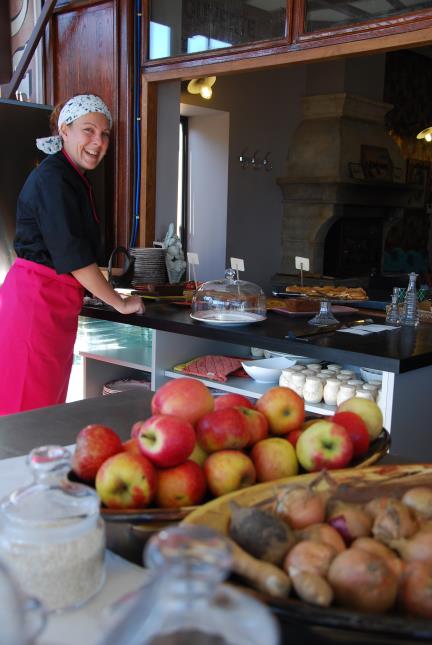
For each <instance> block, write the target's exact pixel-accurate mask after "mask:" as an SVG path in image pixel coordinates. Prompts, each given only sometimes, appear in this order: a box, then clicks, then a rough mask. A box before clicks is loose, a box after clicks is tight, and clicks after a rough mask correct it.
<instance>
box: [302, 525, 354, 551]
mask: <svg viewBox="0 0 432 645" xmlns="http://www.w3.org/2000/svg"><path fill="white" fill-rule="evenodd" d="M296 535H297V537H299V538H300V539H301V540H312V541H313V542H324V543H325V544H329V545H330V546H332V547H333V548H334V549H335V551H336V553H342V551H345V549H346V546H345V542H344V541H343V539H342V538H341V536H340V533H339V532H338V531H336V529H334V528H333V527H332V526H330V525H329V524H312V526H308V527H306V528H305V529H302V530H301V531H297V532H296Z"/></svg>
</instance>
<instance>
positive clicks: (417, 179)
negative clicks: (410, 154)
mask: <svg viewBox="0 0 432 645" xmlns="http://www.w3.org/2000/svg"><path fill="white" fill-rule="evenodd" d="M429 172H430V162H429V161H422V160H421V159H408V161H407V174H406V183H407V184H408V186H413V187H418V188H423V189H424V188H426V186H427V184H428V181H429Z"/></svg>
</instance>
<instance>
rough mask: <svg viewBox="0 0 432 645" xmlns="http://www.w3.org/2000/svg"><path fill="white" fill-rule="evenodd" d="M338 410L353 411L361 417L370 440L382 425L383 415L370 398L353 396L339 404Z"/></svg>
mask: <svg viewBox="0 0 432 645" xmlns="http://www.w3.org/2000/svg"><path fill="white" fill-rule="evenodd" d="M338 412H355V413H356V414H358V415H359V417H361V418H362V419H363V421H364V422H365V424H366V428H367V431H368V434H369V438H370V440H371V441H373V440H374V439H376V438H377V437H378V435H379V433H380V432H381V430H382V427H383V415H382V412H381V408H380V407H379V405H377V404H376V403H375V401H371V400H370V399H361V398H359V397H356V396H355V397H353V398H352V399H348V400H347V401H344V402H343V403H341V404H340V406H339V407H338V409H337V410H336V413H338Z"/></svg>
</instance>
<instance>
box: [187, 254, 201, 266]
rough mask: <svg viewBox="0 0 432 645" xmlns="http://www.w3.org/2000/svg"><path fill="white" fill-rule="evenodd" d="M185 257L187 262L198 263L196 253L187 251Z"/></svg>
mask: <svg viewBox="0 0 432 645" xmlns="http://www.w3.org/2000/svg"><path fill="white" fill-rule="evenodd" d="M187 259H188V262H189V264H199V257H198V253H189V252H188V254H187Z"/></svg>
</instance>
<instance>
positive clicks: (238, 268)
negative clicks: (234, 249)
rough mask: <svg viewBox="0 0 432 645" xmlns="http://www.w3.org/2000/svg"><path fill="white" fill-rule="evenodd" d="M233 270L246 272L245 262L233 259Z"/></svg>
mask: <svg viewBox="0 0 432 645" xmlns="http://www.w3.org/2000/svg"><path fill="white" fill-rule="evenodd" d="M231 269H235V270H236V271H244V261H243V260H242V259H241V258H231Z"/></svg>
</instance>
